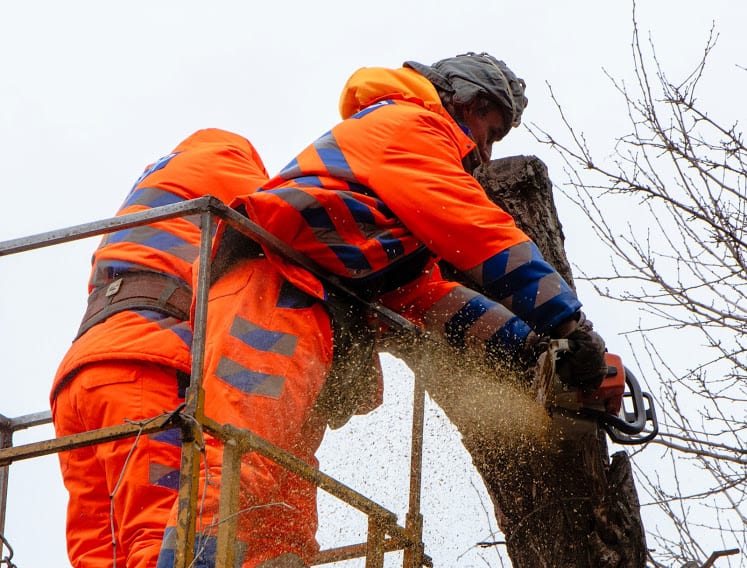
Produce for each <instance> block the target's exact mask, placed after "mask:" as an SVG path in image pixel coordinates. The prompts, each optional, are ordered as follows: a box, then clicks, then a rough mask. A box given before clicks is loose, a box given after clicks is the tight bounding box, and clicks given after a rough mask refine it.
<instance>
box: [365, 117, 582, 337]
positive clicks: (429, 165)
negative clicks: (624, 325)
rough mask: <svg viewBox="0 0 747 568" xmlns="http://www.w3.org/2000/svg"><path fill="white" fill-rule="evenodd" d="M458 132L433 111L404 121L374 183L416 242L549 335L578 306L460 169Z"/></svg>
mask: <svg viewBox="0 0 747 568" xmlns="http://www.w3.org/2000/svg"><path fill="white" fill-rule="evenodd" d="M459 135H460V133H457V132H454V130H453V128H452V127H451V126H450V124H449V123H448V122H447V121H446V119H445V118H443V117H440V116H438V115H435V114H433V113H421V114H419V115H416V116H415V118H413V119H411V120H408V121H406V122H404V123H403V125H402V126H401V128H400V130H399V131H398V133H397V135H396V136H392V140H393V142H392V143H390V144H389V145H388V146H387V147H386V149H385V150H384V151H383V153H382V154H381V156H380V157H379V161H378V163H377V167H376V168H374V169H373V170H372V171H373V173H372V177H371V180H370V183H371V187H372V188H373V189H374V191H375V192H376V193H377V194H378V195H379V197H380V198H381V199H382V200H383V201H384V202H385V203H386V205H387V206H388V207H389V208H390V209H391V210H392V212H393V213H394V214H395V215H396V216H397V217H398V218H399V219H400V220H401V221H402V222H403V223H404V225H405V226H406V227H408V229H409V230H411V231H412V232H413V234H414V235H415V236H416V237H417V238H418V239H419V240H421V241H422V242H423V243H424V244H425V245H426V246H427V247H428V248H429V249H431V250H432V251H433V252H434V253H435V254H437V255H439V256H441V257H442V258H443V259H444V260H446V261H447V262H449V263H450V264H452V265H454V266H455V267H456V268H457V269H459V270H461V271H462V272H464V273H465V274H467V275H468V276H469V277H470V278H472V279H473V280H474V281H475V283H476V284H477V285H478V286H479V287H481V288H482V289H483V290H484V291H485V293H486V295H487V296H489V297H490V298H491V299H492V300H496V301H499V302H501V303H502V304H503V305H504V306H505V307H507V308H509V309H510V310H511V311H512V312H514V313H515V314H516V315H517V316H518V317H519V318H521V320H523V321H524V322H526V324H528V325H529V326H530V327H531V328H533V329H534V330H536V331H538V332H539V333H548V332H551V331H552V329H553V328H554V327H555V326H557V325H558V324H559V323H561V322H562V321H564V320H566V319H568V318H569V317H571V316H572V315H573V314H574V313H575V312H576V311H577V310H578V309H579V308H580V307H581V303H580V302H579V301H578V298H577V297H576V295H575V293H574V292H573V290H572V289H571V288H570V286H568V284H567V283H566V282H565V281H564V280H563V278H562V277H561V276H560V275H559V274H558V273H557V272H556V271H555V270H554V269H553V268H552V266H550V265H549V264H548V263H547V262H546V261H545V260H544V258H543V257H542V254H541V253H540V252H539V250H538V249H537V247H536V246H535V245H534V243H532V242H531V240H530V239H529V237H528V236H527V235H526V234H525V233H524V232H523V231H521V230H520V229H519V228H518V227H517V226H516V224H515V223H514V220H513V218H512V217H511V216H510V215H509V214H508V213H507V212H505V211H503V210H502V209H501V208H500V207H498V206H497V205H495V204H494V203H493V202H491V201H490V200H489V199H488V197H487V196H486V195H485V192H484V190H483V189H482V187H481V186H480V184H479V183H478V182H477V180H475V179H474V178H473V177H472V176H471V175H469V174H468V173H467V172H465V171H464V169H463V167H462V165H461V156H460V154H459V151H458V147H459V143H458V139H457V136H459Z"/></svg>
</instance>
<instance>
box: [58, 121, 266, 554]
mask: <svg viewBox="0 0 747 568" xmlns="http://www.w3.org/2000/svg"><path fill="white" fill-rule="evenodd" d="M266 180H267V173H266V171H265V168H264V165H263V164H262V161H261V159H260V157H259V155H258V154H257V152H256V150H255V149H254V147H253V146H252V145H251V144H250V143H249V142H248V141H247V140H246V139H245V138H243V137H241V136H239V135H237V134H234V133H231V132H227V131H223V130H218V129H205V130H200V131H197V132H195V133H194V134H192V135H191V136H189V137H188V138H186V139H185V140H184V141H182V142H181V143H180V144H179V145H178V146H177V147H176V148H175V149H174V150H173V151H172V152H171V153H169V154H168V155H166V156H164V157H162V158H161V159H159V160H158V161H156V162H155V163H153V164H151V165H149V166H148V167H147V168H146V169H145V171H144V172H143V174H142V175H141V176H140V178H139V179H138V180H137V182H136V183H135V185H134V187H133V188H132V190H131V191H130V193H129V194H128V195H127V197H126V199H125V201H124V203H123V205H122V207H121V208H120V209H119V211H118V213H117V215H126V214H128V213H135V212H138V211H147V210H149V209H151V208H154V207H158V206H161V205H167V204H174V203H179V202H182V201H186V200H189V199H194V198H197V197H201V196H203V195H208V194H210V195H213V196H215V197H217V198H219V199H221V200H222V201H225V202H230V201H231V200H232V199H233V198H234V197H235V196H237V195H240V194H246V193H249V192H251V191H253V190H254V189H256V188H257V187H258V186H260V185H261V184H262V183H264V182H265V181H266ZM199 243H200V218H199V216H198V215H191V216H188V217H184V218H174V219H168V220H163V221H158V222H156V223H153V224H151V225H143V226H139V227H134V228H130V229H120V230H118V231H116V232H113V233H110V234H108V235H106V236H104V238H103V239H102V241H101V244H100V246H99V247H98V249H97V250H96V252H95V253H94V255H93V267H92V272H91V277H90V281H89V293H90V295H89V299H88V309H87V311H86V314H85V316H84V318H83V322H82V323H81V326H80V329H79V331H78V334H77V337H76V339H75V340H74V342H73V344H72V346H71V347H70V349H69V351H68V352H67V354H66V355H65V357H64V359H63V361H62V362H61V364H60V366H59V369H58V371H57V374H56V376H55V380H54V385H53V387H52V393H51V405H52V418H53V422H54V426H55V429H56V433H57V435H58V436H64V435H68V434H77V433H80V432H84V431H87V430H93V429H97V428H103V427H106V426H114V425H121V424H124V423H125V422H129V421H135V422H137V421H144V420H146V419H149V418H153V417H155V416H158V415H160V414H162V413H164V412H169V411H174V410H175V409H176V408H177V407H178V406H179V405H180V404H181V403H182V402H183V397H184V393H183V389H184V388H185V387H186V385H187V384H188V381H189V373H190V365H191V357H190V349H191V343H192V332H191V329H190V326H189V324H188V322H187V321H186V320H188V314H189V309H190V305H191V301H192V292H191V289H190V283H191V271H192V264H193V262H194V261H195V259H196V258H197V255H198V250H199ZM180 456H181V442H180V437H179V431H178V430H169V431H166V432H162V433H158V434H155V435H150V436H140V437H138V438H137V439H133V438H127V439H123V440H118V441H114V442H108V443H105V444H101V445H96V446H89V447H84V448H79V449H76V450H71V451H67V452H62V453H60V465H61V468H62V476H63V480H64V482H65V487H66V488H67V490H68V492H69V503H68V511H67V547H68V555H69V558H70V562H71V563H72V565H73V566H74V567H75V568H103V567H106V566H115V565H116V566H127V568H136V567H137V568H152V567H153V566H154V565H155V562H156V558H157V556H158V550H159V549H160V544H161V539H162V535H163V529H164V525H165V523H166V520H167V517H168V514H169V511H170V509H171V505H172V502H173V501H174V500H175V498H176V495H177V489H178V482H179V467H180Z"/></svg>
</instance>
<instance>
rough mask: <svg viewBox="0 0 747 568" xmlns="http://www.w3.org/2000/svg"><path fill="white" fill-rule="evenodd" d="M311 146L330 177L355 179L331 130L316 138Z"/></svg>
mask: <svg viewBox="0 0 747 568" xmlns="http://www.w3.org/2000/svg"><path fill="white" fill-rule="evenodd" d="M313 146H314V149H315V150H316V151H317V153H318V154H319V158H320V159H321V160H322V163H323V164H324V167H325V168H327V172H328V173H329V174H330V175H331V176H332V177H334V178H338V179H343V180H348V181H354V180H355V176H354V175H353V170H352V169H351V168H350V165H349V164H348V161H347V160H346V159H345V154H343V152H342V150H340V146H339V145H338V144H337V140H335V137H334V135H333V134H332V132H331V131H329V132H327V133H325V134H324V135H323V136H321V137H320V138H318V139H317V140H316V141H315V142H314V144H313Z"/></svg>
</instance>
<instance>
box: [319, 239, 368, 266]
mask: <svg viewBox="0 0 747 568" xmlns="http://www.w3.org/2000/svg"><path fill="white" fill-rule="evenodd" d="M329 248H330V249H331V250H332V252H334V253H335V256H337V258H338V259H339V260H340V262H342V263H343V264H344V265H345V268H347V269H348V270H370V269H371V263H370V262H368V260H367V259H366V257H365V256H364V255H363V253H362V252H361V249H360V248H359V247H357V246H355V245H348V244H344V243H339V244H331V245H329Z"/></svg>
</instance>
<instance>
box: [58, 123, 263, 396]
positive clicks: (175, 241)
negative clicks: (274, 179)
mask: <svg viewBox="0 0 747 568" xmlns="http://www.w3.org/2000/svg"><path fill="white" fill-rule="evenodd" d="M267 178H268V176H267V172H266V170H265V167H264V165H263V163H262V160H261V158H260V157H259V154H258V153H257V152H256V150H255V149H254V147H253V146H252V144H251V143H250V142H249V141H248V140H246V139H245V138H243V137H241V136H239V135H237V134H234V133H231V132H228V131H224V130H219V129H214V128H211V129H204V130H199V131H197V132H195V133H194V134H192V135H191V136H189V137H188V138H186V139H185V140H184V141H182V142H181V143H180V144H179V145H178V146H177V147H176V148H174V150H173V151H172V152H171V153H170V154H168V155H166V156H164V157H162V158H160V159H159V160H158V161H156V162H155V163H153V164H151V165H149V166H148V167H147V168H146V169H145V171H144V172H143V174H142V175H141V176H140V178H139V179H138V180H137V181H136V182H135V185H134V186H133V188H132V190H131V191H130V193H129V194H128V196H127V198H126V199H125V201H124V203H123V204H122V206H121V208H120V209H119V211H118V212H117V215H118V216H119V215H126V214H128V213H135V212H138V211H145V210H147V209H150V208H154V207H158V206H162V205H168V204H172V203H177V202H180V201H186V200H189V199H195V198H198V197H202V196H204V195H213V196H215V197H217V198H218V199H220V200H221V201H223V202H226V203H230V202H231V201H232V200H233V199H234V198H235V197H236V196H237V195H242V194H246V193H249V192H252V191H254V190H255V189H256V188H257V187H259V186H260V185H261V184H262V183H264V182H266V181H267ZM199 243H200V219H199V216H198V215H193V216H188V217H183V218H175V219H169V220H165V221H159V222H157V223H154V224H152V225H142V226H139V227H134V228H131V229H122V230H119V231H116V232H114V233H110V234H108V235H106V236H105V237H104V238H103V239H102V241H101V244H100V246H99V247H98V249H97V250H96V252H95V253H94V255H93V267H92V271H91V277H90V281H89V286H88V289H89V292H92V291H94V290H95V289H96V288H99V287H102V286H107V285H108V284H109V283H111V282H112V281H113V280H114V279H116V278H118V277H120V276H122V275H126V274H127V273H131V272H143V271H145V272H155V273H160V274H163V275H166V276H168V277H171V278H174V279H175V280H176V281H177V282H179V283H180V284H181V285H183V286H186V287H189V286H190V284H191V282H192V264H193V262H194V261H195V260H196V258H197V255H198V251H199ZM191 346H192V332H191V330H190V327H189V324H188V322H183V321H180V320H178V319H177V318H174V317H170V316H167V315H164V314H162V313H159V312H157V311H153V310H145V309H143V310H141V309H133V310H127V311H122V312H119V313H116V314H114V315H112V316H110V317H109V318H107V319H106V320H105V321H103V322H102V323H99V324H97V325H95V326H94V327H93V328H91V329H90V330H88V331H87V332H86V333H84V334H83V335H81V336H80V337H79V338H78V339H77V340H75V341H74V343H73V345H72V346H71V348H70V350H69V351H68V352H67V354H66V355H65V357H64V359H63V361H62V363H61V364H60V366H59V368H58V371H57V374H56V376H55V381H54V385H53V388H52V396H53V397H54V394H55V393H56V392H57V391H58V390H59V385H60V383H61V382H62V381H63V380H64V379H65V378H66V377H68V376H70V374H71V373H72V372H74V371H75V370H76V369H78V368H80V367H81V366H83V365H86V364H88V363H93V362H98V361H105V360H128V359H130V360H132V359H135V360H139V361H147V362H151V363H157V364H162V365H165V366H167V367H171V368H175V369H178V370H180V371H184V372H186V373H189V371H190V364H191V357H190V348H191Z"/></svg>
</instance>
